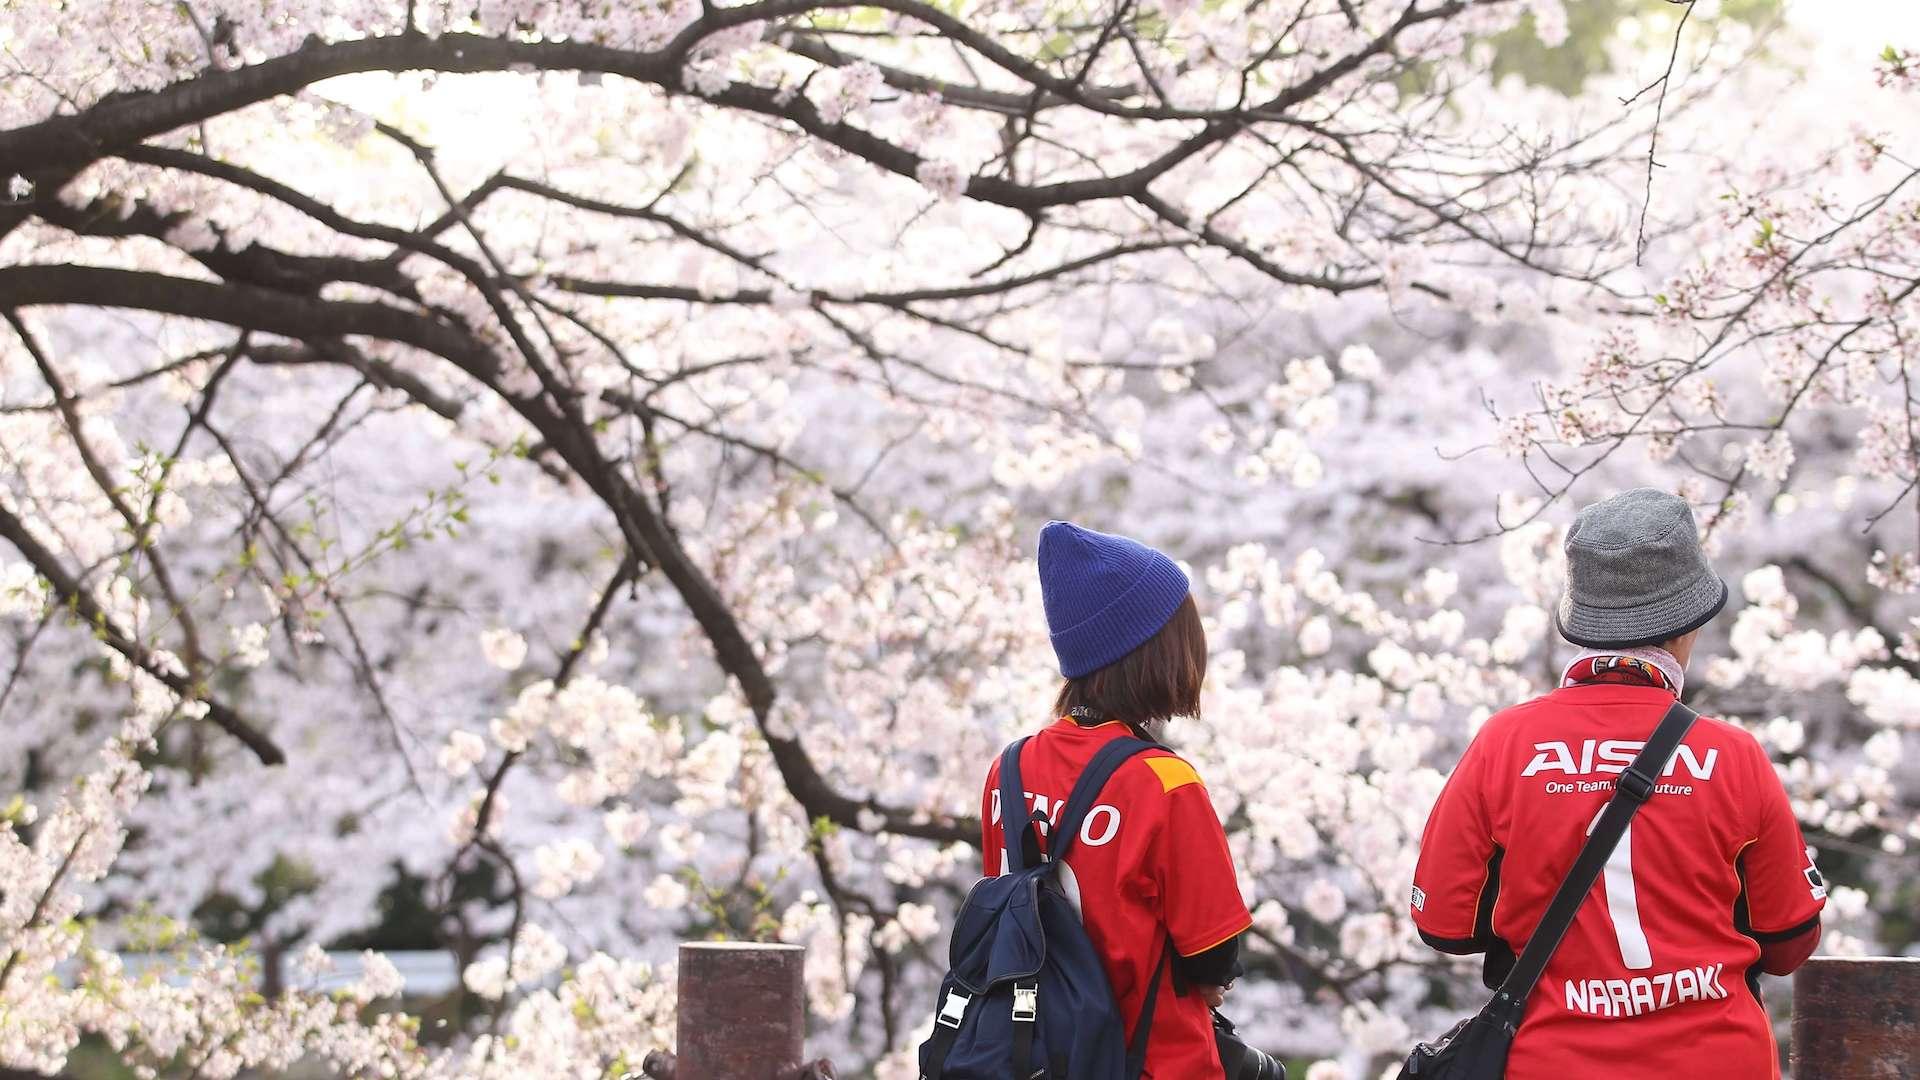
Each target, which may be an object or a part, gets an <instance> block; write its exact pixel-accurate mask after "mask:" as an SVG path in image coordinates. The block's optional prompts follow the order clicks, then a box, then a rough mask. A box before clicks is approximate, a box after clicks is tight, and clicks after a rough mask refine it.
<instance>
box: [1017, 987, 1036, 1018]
mask: <svg viewBox="0 0 1920 1080" xmlns="http://www.w3.org/2000/svg"><path fill="white" fill-rule="evenodd" d="M1039 1014H1040V988H1039V987H1038V986H1016V987H1014V988H1013V1022H1014V1023H1016V1024H1031V1023H1033V1018H1034V1017H1036V1016H1038V1015H1039Z"/></svg>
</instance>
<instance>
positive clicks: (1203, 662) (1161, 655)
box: [1053, 595, 1207, 727]
mask: <svg viewBox="0 0 1920 1080" xmlns="http://www.w3.org/2000/svg"><path fill="white" fill-rule="evenodd" d="M1206 678H1207V631H1206V628H1205V627H1203V626H1201V625H1200V609H1199V608H1198V607H1197V606H1195V604H1194V602H1193V597H1192V596H1191V595H1189V596H1188V597H1187V598H1186V599H1185V600H1182V601H1180V607H1179V608H1178V609H1177V610H1176V611H1174V613H1173V617H1172V618H1171V619H1168V620H1167V624H1166V625H1165V626H1162V627H1161V628H1160V629H1159V630H1158V631H1157V632H1156V633H1155V634H1154V635H1153V636H1152V637H1150V638H1148V639H1147V640H1146V641H1145V642H1143V643H1142V644H1141V645H1140V647H1139V648H1136V649H1134V650H1133V651H1132V652H1130V653H1128V654H1127V655H1125V656H1123V657H1121V658H1120V659H1118V660H1115V661H1114V662H1113V663H1111V664H1108V665H1107V666H1106V667H1103V668H1101V669H1099V670H1098V671H1093V672H1089V673H1087V674H1085V675H1082V676H1080V677H1079V678H1077V679H1068V680H1067V681H1066V683H1065V685H1063V686H1061V687H1060V696H1059V697H1058V698H1056V699H1055V700H1054V703H1053V714H1054V715H1055V716H1066V715H1068V714H1070V713H1071V712H1072V711H1073V710H1074V709H1076V708H1084V709H1086V710H1087V711H1089V712H1092V713H1094V714H1095V715H1097V716H1099V717H1100V718H1101V719H1102V720H1122V721H1125V722H1127V723H1129V724H1132V725H1134V726H1136V727H1139V726H1142V725H1145V724H1150V723H1154V722H1157V721H1161V720H1168V719H1171V718H1173V717H1175V716H1198V715H1200V684H1201V683H1203V682H1205V681H1206Z"/></svg>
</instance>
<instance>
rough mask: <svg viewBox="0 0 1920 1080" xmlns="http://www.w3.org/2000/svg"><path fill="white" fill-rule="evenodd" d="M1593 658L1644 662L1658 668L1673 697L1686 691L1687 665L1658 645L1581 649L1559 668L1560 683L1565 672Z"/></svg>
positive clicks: (1564, 678)
mask: <svg viewBox="0 0 1920 1080" xmlns="http://www.w3.org/2000/svg"><path fill="white" fill-rule="evenodd" d="M1595 656H1631V657H1633V658H1634V659H1635V660H1642V661H1645V662H1646V663H1648V664H1651V665H1653V666H1654V667H1657V668H1659V669H1660V673H1661V674H1662V675H1665V676H1666V677H1667V678H1668V679H1669V680H1670V681H1671V682H1672V683H1673V693H1674V696H1675V697H1678V696H1680V694H1681V693H1682V692H1684V691H1685V690H1686V687H1687V665H1685V664H1683V663H1681V662H1680V660H1679V658H1678V657H1675V656H1674V655H1673V654H1672V653H1670V652H1668V651H1667V650H1665V649H1663V648H1661V647H1660V646H1658V645H1637V646H1635V647H1633V648H1631V649H1581V650H1580V652H1579V654H1578V655H1576V656H1575V657H1574V658H1573V659H1571V660H1569V661H1567V662H1566V664H1565V665H1564V666H1563V667H1561V669H1560V671H1561V681H1562V682H1565V681H1566V672H1567V671H1568V670H1570V669H1571V668H1572V667H1573V665H1575V664H1577V663H1579V662H1580V661H1582V660H1586V659H1589V658H1591V657H1595Z"/></svg>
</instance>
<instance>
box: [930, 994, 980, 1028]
mask: <svg viewBox="0 0 1920 1080" xmlns="http://www.w3.org/2000/svg"><path fill="white" fill-rule="evenodd" d="M972 1001H973V999H972V998H970V997H968V996H967V995H965V994H963V993H961V992H960V991H958V990H949V991H947V1000H946V1001H945V1002H944V1003H943V1004H941V1006H940V1015H939V1016H938V1017H936V1018H935V1021H936V1022H937V1023H940V1024H942V1025H944V1026H946V1027H950V1028H957V1027H959V1026H960V1018H961V1017H963V1016H965V1015H967V1005H968V1004H969V1003H970V1002H972Z"/></svg>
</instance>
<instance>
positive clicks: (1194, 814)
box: [1141, 754, 1253, 956]
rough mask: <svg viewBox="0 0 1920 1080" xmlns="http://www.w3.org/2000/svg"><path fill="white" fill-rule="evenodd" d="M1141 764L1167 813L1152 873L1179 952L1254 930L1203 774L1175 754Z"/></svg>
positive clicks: (1202, 949)
mask: <svg viewBox="0 0 1920 1080" xmlns="http://www.w3.org/2000/svg"><path fill="white" fill-rule="evenodd" d="M1141 761H1142V762H1143V763H1144V765H1145V766H1146V768H1148V769H1150V770H1152V772H1153V776H1154V779H1155V781H1157V786H1158V787H1159V789H1160V790H1159V794H1160V797H1161V799H1162V803H1161V806H1162V809H1163V810H1164V811H1165V816H1164V818H1163V819H1162V821H1161V823H1160V824H1161V827H1160V828H1159V829H1158V830H1157V831H1156V832H1155V834H1154V840H1153V849H1152V851H1151V852H1150V853H1149V857H1148V860H1147V870H1148V873H1149V875H1150V876H1151V877H1152V878H1153V881H1154V884H1155V886H1156V887H1157V889H1158V890H1159V894H1160V904H1161V918H1162V920H1163V921H1164V922H1165V923H1166V926H1167V932H1168V933H1170V934H1172V935H1173V947H1174V949H1175V950H1177V951H1178V952H1179V953H1180V955H1182V956H1193V955H1195V954H1197V953H1203V952H1206V951H1207V950H1208V949H1211V948H1213V947H1214V946H1216V945H1219V944H1220V943H1221V942H1224V941H1226V940H1227V939H1228V938H1231V937H1233V936H1234V935H1235V934H1238V933H1240V932H1241V931H1243V930H1245V929H1247V927H1249V926H1252V925H1253V916H1252V914H1250V913H1249V912H1248V911H1247V905H1246V901H1244V900H1243V899H1241V896H1240V882H1239V880H1238V879H1237V878H1236V877H1235V876H1234V872H1233V855H1232V853H1231V852H1230V851H1229V850H1228V849H1227V834H1226V831H1225V830H1223V829H1222V828H1221V827H1220V818H1219V815H1217V814H1215V813H1214V810H1213V800H1212V799H1211V798H1209V797H1208V796H1207V789H1206V786H1205V785H1204V784H1202V783H1201V782H1200V774H1198V773H1196V772H1194V770H1193V766H1191V765H1189V764H1187V763H1186V762H1185V761H1183V760H1181V759H1180V758H1178V757H1175V756H1173V755H1172V754H1153V755H1151V756H1149V757H1146V758H1143V759H1141Z"/></svg>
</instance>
